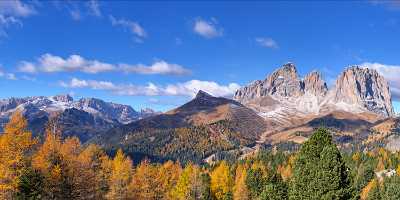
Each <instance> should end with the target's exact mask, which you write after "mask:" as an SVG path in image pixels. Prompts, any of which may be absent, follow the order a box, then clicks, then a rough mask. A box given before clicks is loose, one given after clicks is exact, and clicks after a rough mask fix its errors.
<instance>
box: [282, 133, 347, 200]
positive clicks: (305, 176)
mask: <svg viewBox="0 0 400 200" xmlns="http://www.w3.org/2000/svg"><path fill="white" fill-rule="evenodd" d="M351 194H352V192H351V186H350V181H349V176H348V173H347V168H346V166H345V163H344V161H343V159H342V156H341V154H340V152H339V150H338V149H337V147H336V145H335V144H334V143H332V136H331V135H330V133H329V132H328V131H327V130H326V129H319V130H317V131H316V132H315V133H314V134H313V135H312V136H311V138H310V139H309V140H308V141H307V142H305V143H304V144H303V146H302V148H301V150H300V152H299V154H298V155H297V159H296V161H295V166H294V173H293V179H292V181H291V187H290V190H289V199H291V200H295V199H296V200H297V199H310V200H313V199H315V200H321V199H326V200H328V199H329V200H333V199H350V198H351Z"/></svg>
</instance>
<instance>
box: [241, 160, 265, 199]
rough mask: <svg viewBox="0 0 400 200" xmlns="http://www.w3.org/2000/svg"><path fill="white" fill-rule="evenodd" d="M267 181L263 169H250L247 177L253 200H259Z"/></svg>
mask: <svg viewBox="0 0 400 200" xmlns="http://www.w3.org/2000/svg"><path fill="white" fill-rule="evenodd" d="M265 183H266V180H265V178H264V174H263V172H262V170H261V169H259V168H257V169H253V168H250V169H249V170H248V171H247V175H246V185H247V187H248V189H249V191H250V197H251V199H255V198H257V197H258V196H259V195H260V194H261V192H262V191H263V189H264V186H265Z"/></svg>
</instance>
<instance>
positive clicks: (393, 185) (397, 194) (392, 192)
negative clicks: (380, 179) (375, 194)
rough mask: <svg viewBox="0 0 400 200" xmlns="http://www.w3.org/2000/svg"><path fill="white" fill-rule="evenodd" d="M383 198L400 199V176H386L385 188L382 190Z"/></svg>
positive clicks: (386, 199) (387, 199)
mask: <svg viewBox="0 0 400 200" xmlns="http://www.w3.org/2000/svg"><path fill="white" fill-rule="evenodd" d="M381 196H382V199H385V200H395V199H400V177H399V176H393V177H390V178H385V181H384V183H383V189H382V191H381Z"/></svg>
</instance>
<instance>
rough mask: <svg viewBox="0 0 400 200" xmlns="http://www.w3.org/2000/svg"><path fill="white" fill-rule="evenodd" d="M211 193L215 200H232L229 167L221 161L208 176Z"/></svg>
mask: <svg viewBox="0 0 400 200" xmlns="http://www.w3.org/2000/svg"><path fill="white" fill-rule="evenodd" d="M210 177H211V192H212V194H213V196H214V197H215V198H216V199H217V200H222V199H224V200H225V199H232V198H233V193H232V187H233V180H232V176H231V172H230V170H229V165H228V164H227V163H226V162H225V161H222V162H221V163H220V164H219V165H218V166H217V167H216V168H215V169H214V170H213V171H212V172H211V174H210Z"/></svg>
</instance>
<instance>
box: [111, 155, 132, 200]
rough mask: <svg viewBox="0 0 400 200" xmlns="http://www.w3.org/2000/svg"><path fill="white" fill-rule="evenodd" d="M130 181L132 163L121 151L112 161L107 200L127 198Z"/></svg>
mask: <svg viewBox="0 0 400 200" xmlns="http://www.w3.org/2000/svg"><path fill="white" fill-rule="evenodd" d="M131 179H132V161H131V159H130V158H129V157H127V156H125V155H124V153H123V152H122V150H121V149H119V150H118V151H117V154H116V155H115V157H114V159H113V161H112V171H111V176H110V179H109V187H110V188H109V192H108V194H107V199H112V200H123V199H127V198H128V197H129V191H128V187H129V184H130V182H131Z"/></svg>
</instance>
